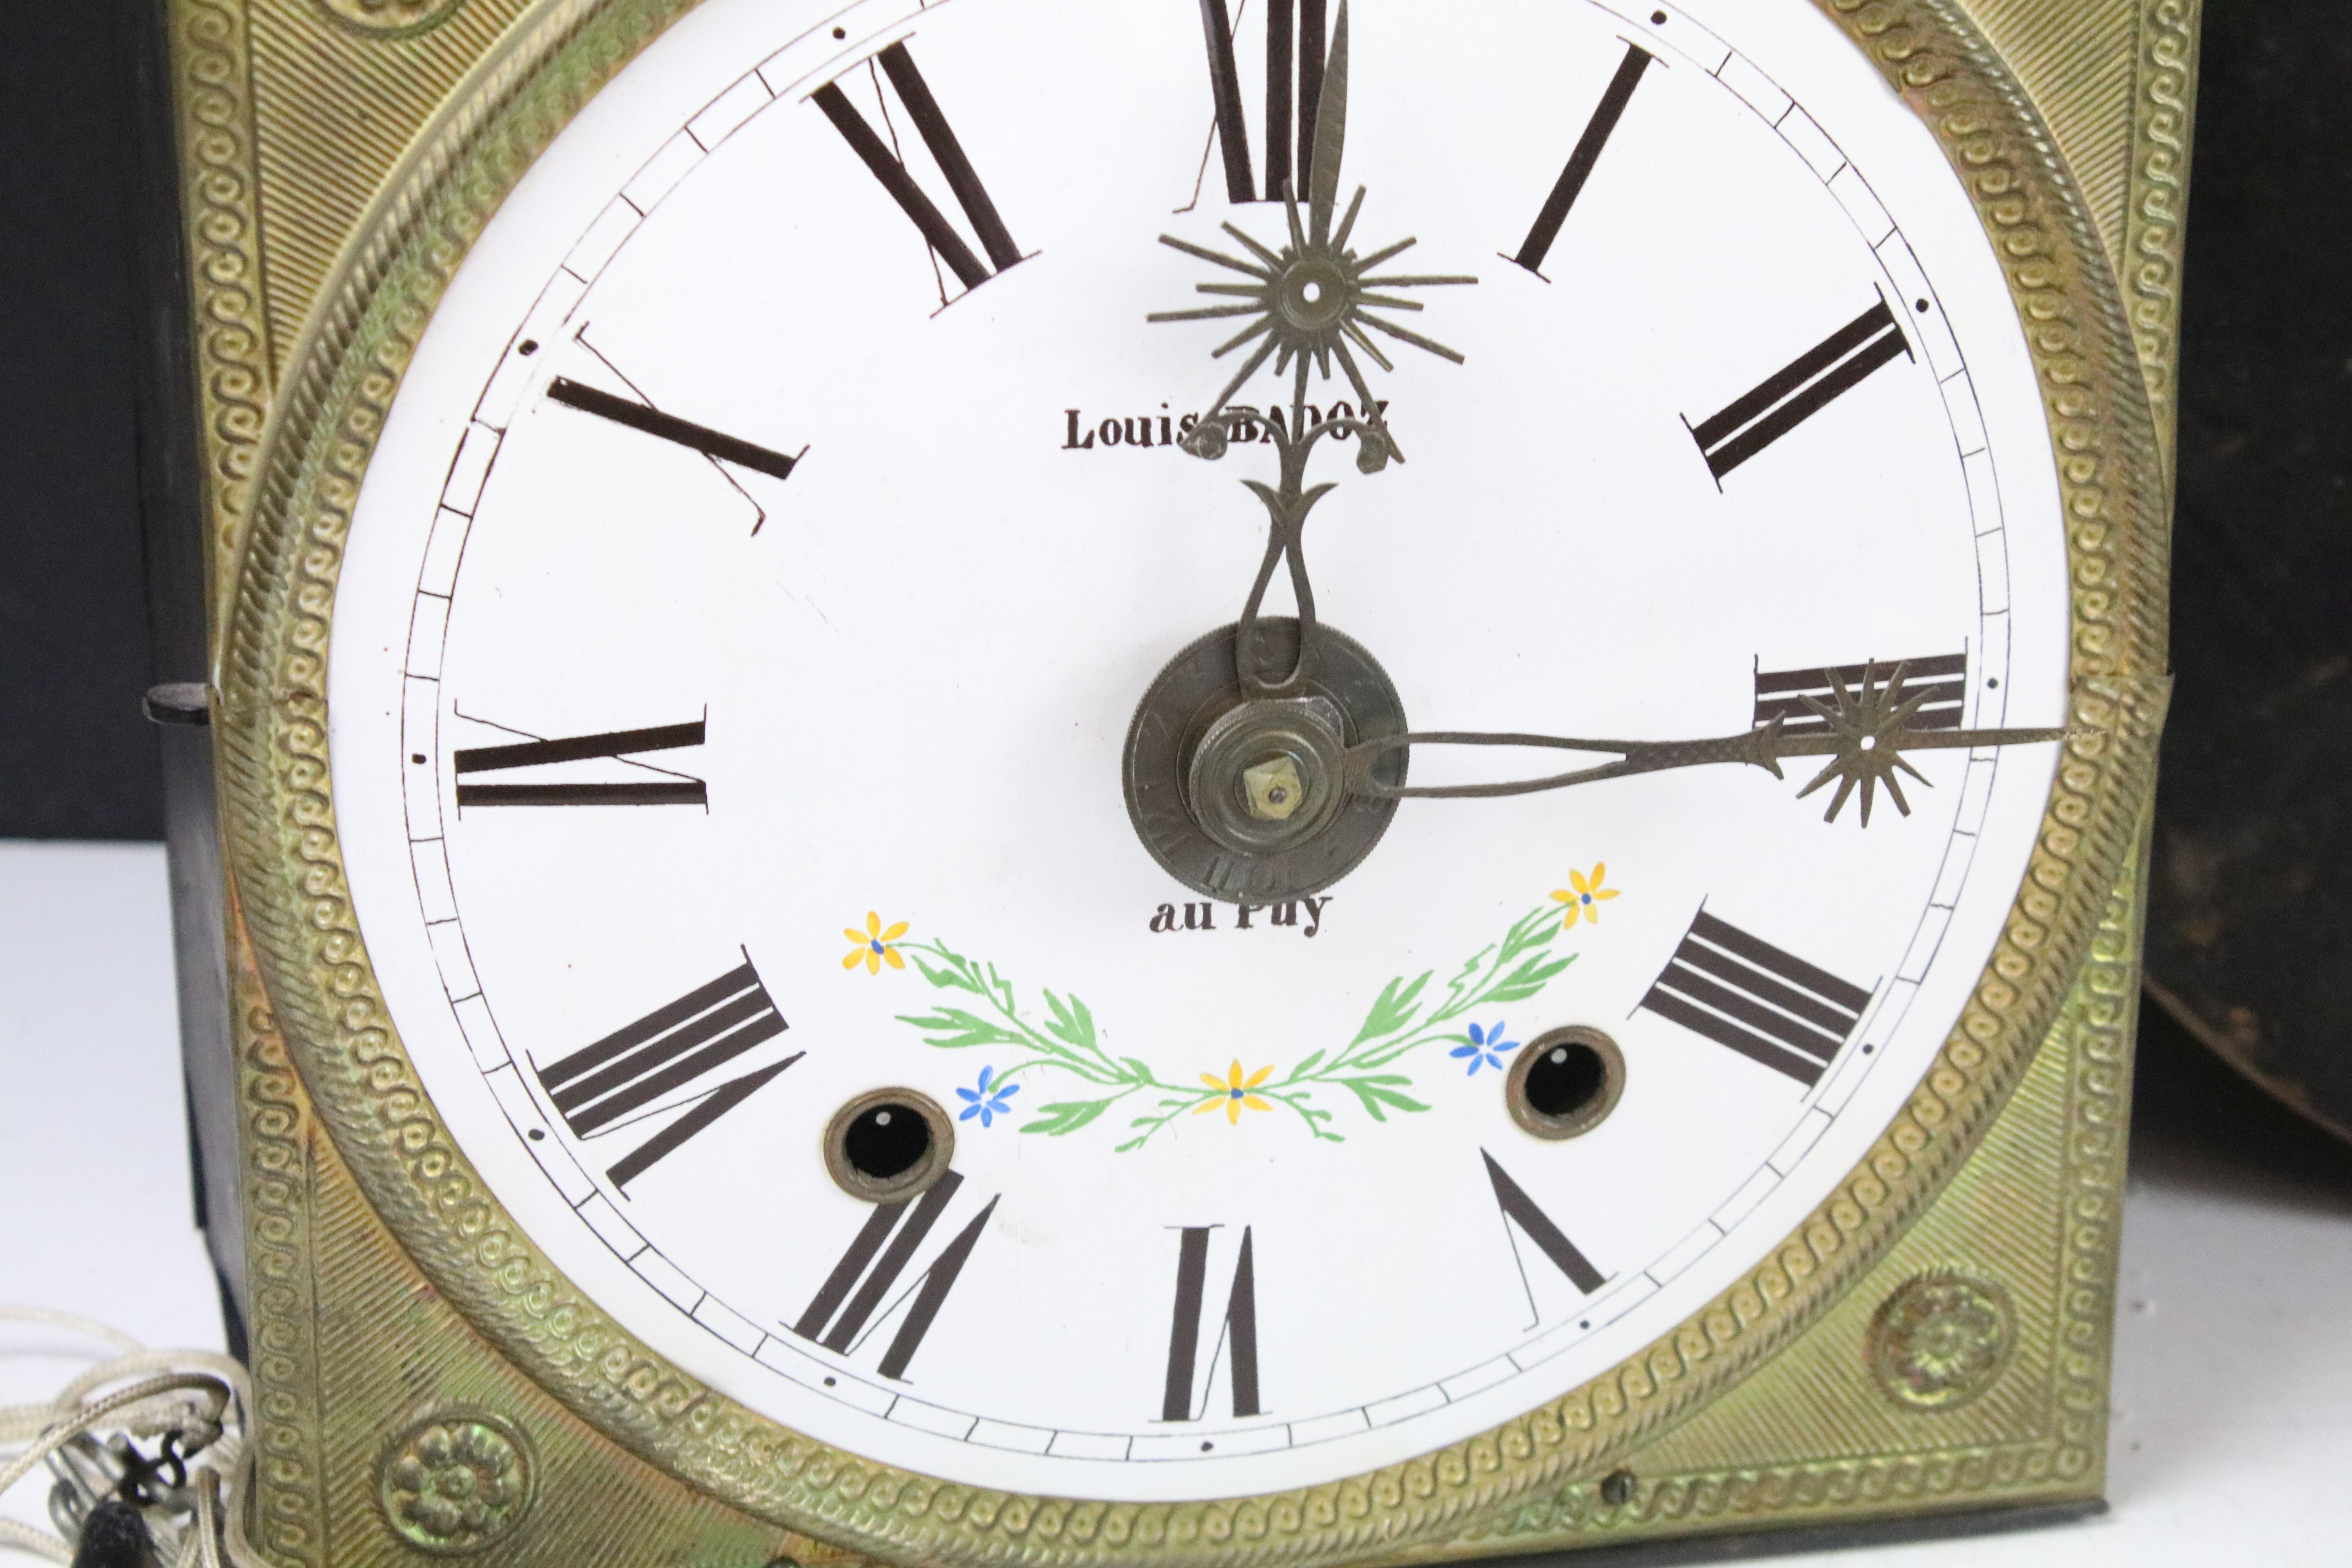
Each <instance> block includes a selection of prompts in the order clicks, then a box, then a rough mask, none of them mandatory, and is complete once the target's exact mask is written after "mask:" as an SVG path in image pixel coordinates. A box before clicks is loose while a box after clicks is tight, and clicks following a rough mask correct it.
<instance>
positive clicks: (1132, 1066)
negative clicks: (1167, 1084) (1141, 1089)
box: [1118, 1057, 1159, 1083]
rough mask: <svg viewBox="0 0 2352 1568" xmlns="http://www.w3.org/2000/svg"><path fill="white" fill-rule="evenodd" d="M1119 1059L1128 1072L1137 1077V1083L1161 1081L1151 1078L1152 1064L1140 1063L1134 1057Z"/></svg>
mask: <svg viewBox="0 0 2352 1568" xmlns="http://www.w3.org/2000/svg"><path fill="white" fill-rule="evenodd" d="M1118 1059H1119V1062H1120V1064H1121V1065H1122V1066H1124V1067H1125V1068H1127V1070H1128V1071H1129V1072H1131V1073H1133V1074H1134V1075H1135V1081H1136V1082H1138V1083H1157V1082H1158V1081H1159V1080H1158V1079H1155V1078H1153V1077H1152V1076H1151V1064H1150V1062H1142V1061H1138V1060H1136V1059H1135V1058H1133V1057H1121V1058H1118Z"/></svg>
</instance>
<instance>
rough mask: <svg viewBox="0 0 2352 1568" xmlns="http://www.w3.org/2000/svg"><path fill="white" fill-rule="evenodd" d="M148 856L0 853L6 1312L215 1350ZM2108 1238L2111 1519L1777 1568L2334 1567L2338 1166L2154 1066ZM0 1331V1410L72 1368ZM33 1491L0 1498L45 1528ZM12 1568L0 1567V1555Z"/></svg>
mask: <svg viewBox="0 0 2352 1568" xmlns="http://www.w3.org/2000/svg"><path fill="white" fill-rule="evenodd" d="M166 900H167V895H166V890H165V885H164V874H163V850H162V849H161V847H155V846H147V845H102V846H100V845H72V844H27V843H16V842H7V843H0V1300H6V1301H11V1302H16V1303H25V1304H36V1305H40V1306H47V1307H54V1308H59V1309H63V1310H68V1311H73V1312H79V1313H82V1314H85V1315H88V1316H93V1317H97V1318H100V1319H101V1320H104V1321H109V1322H111V1323H113V1324H115V1325H116V1326H117V1327H119V1328H121V1329H123V1330H125V1331H128V1332H130V1333H132V1334H134V1335H137V1336H139V1337H141V1338H142V1339H144V1340H146V1341H147V1342H149V1343H151V1344H155V1345H197V1346H205V1347H215V1348H216V1347H218V1346H219V1345H220V1344H221V1343H222V1334H221V1321H220V1313H219V1309H218V1307H217V1305H216V1300H215V1293H214V1289H213V1284H212V1277H211V1271H210V1268H209V1266H208V1265H207V1264H206V1262H205V1256H204V1250H203V1247H202V1245H201V1242H200V1240H199V1238H198V1237H197V1235H196V1233H195V1231H194V1229H193V1227H192V1222H191V1210H190V1195H189V1194H190V1184H189V1175H188V1159H187V1134H186V1126H187V1122H186V1115H185V1111H184V1106H183V1101H182V1096H181V1089H180V1074H179V1062H178V1045H177V1020H176V1015H175V1012H174V1008H173V992H172V956H171V932H170V923H169V911H168V907H167V901H166ZM2147 1065H2148V1068H2149V1071H2150V1072H2151V1074H2157V1073H2161V1074H2166V1075H2169V1076H2168V1078H2167V1079H2165V1080H2163V1081H2161V1082H2158V1081H2155V1080H2152V1081H2151V1086H2150V1087H2151V1088H2154V1089H2158V1093H2156V1094H2154V1095H2145V1094H2144V1095H2143V1096H2142V1100H2141V1105H2140V1109H2139V1112H2138V1114H2139V1126H2138V1128H2137V1131H2136V1134H2135V1145H2134V1152H2133V1165H2134V1171H2133V1178H2132V1188H2131V1203H2130V1208H2129V1210H2128V1215H2127V1220H2126V1226H2125V1233H2124V1267H2123V1282H2122V1290H2121V1295H2122V1302H2123V1304H2122V1310H2121V1314H2120V1321H2119V1323H2118V1331H2117V1356H2116V1387H2115V1404H2116V1409H2115V1422H2114V1447H2113V1451H2112V1454H2111V1458H2110V1468H2109V1497H2110V1499H2111V1500H2112V1502H2113V1504H2114V1508H2113V1511H2112V1512H2110V1513H2109V1514H2107V1515H2106V1516H2105V1517H2104V1518H2101V1519H2096V1520H2092V1521H2085V1522H2083V1523H2078V1524H2074V1525H2069V1526H2064V1527H2062V1528H2058V1529H2053V1530H2046V1531H2036V1532H2032V1533H2027V1534H2019V1535H2006V1536H1995V1537H1979V1538H1976V1539H1972V1540H1965V1541H1951V1542H1934V1543H1923V1544H1916V1545H1908V1546H1899V1547H1885V1548H1876V1549H1870V1550H1860V1551H1850V1552H1837V1553H1827V1554H1818V1555H1817V1554H1806V1555H1802V1556H1794V1557H1783V1558H1780V1559H1778V1561H1780V1562H1781V1563H1788V1564H1791V1565H1803V1564H1822V1565H1824V1568H1826V1565H1829V1564H1842V1565H1843V1568H1866V1565H1876V1564H1888V1565H1901V1568H1979V1565H2000V1568H2026V1565H2041V1564H2065V1565H2067V1568H2107V1565H2109V1564H2114V1565H2116V1568H2122V1565H2125V1564H2129V1565H2131V1568H2166V1565H2169V1564H2176V1563H2178V1564H2188V1563H2199V1564H2205V1563H2250V1564H2252V1563H2260V1564H2303V1563H2345V1562H2347V1561H2352V1483H2348V1482H2347V1473H2346V1472H2347V1468H2352V1326H2347V1316H2346V1304H2347V1302H2352V1151H2341V1150H2337V1149H2335V1148H2334V1147H2332V1146H2330V1145H2326V1143H2325V1142H2323V1141H2321V1140H2320V1139H2319V1138H2318V1136H2317V1135H2316V1134H2313V1133H2310V1132H2308V1131H2306V1130H2305V1129H2304V1128H2303V1126H2302V1125H2301V1124H2300V1123H2299V1122H2296V1121H2294V1120H2293V1119H2292V1118H2291V1117H2288V1116H2286V1115H2285V1114H2284V1112H2275V1111H2273V1110H2272V1109H2271V1108H2270V1107H2268V1106H2267V1105H2266V1104H2264V1103H2263V1102H2261V1101H2259V1100H2256V1099H2255V1098H2254V1097H2253V1096H2252V1094H2251V1092H2250V1091H2243V1090H2241V1089H2239V1086H2238V1085H2237V1084H2236V1082H2235V1080H2233V1079H2228V1077H2227V1075H2226V1074H2225V1073H2222V1072H2221V1069H2219V1068H2215V1067H2213V1066H2211V1064H2210V1063H2208V1062H2205V1061H2202V1060H2200V1059H2199V1058H2196V1057H2195V1056H2194V1055H2191V1054H2183V1053H2179V1052H2177V1051H2170V1050H2168V1051H2167V1052H2166V1053H2165V1054H2164V1056H2163V1057H2162V1058H2150V1059H2149V1061H2148V1064H2147ZM78 1354H79V1347H76V1346H74V1345H72V1344H71V1343H70V1342H69V1341H68V1339H67V1337H66V1336H64V1335H61V1334H57V1333H54V1332H48V1331H34V1332H26V1331H21V1330H17V1329H14V1328H0V1405H6V1404H15V1403H18V1402H21V1401H25V1400H30V1399H34V1398H38V1397H42V1396H45V1395H47V1394H49V1393H50V1392H52V1391H53V1390H54V1389H55V1388H56V1386H57V1385H58V1384H60V1383H62V1382H64V1381H65V1379H66V1378H67V1377H68V1376H69V1375H71V1374H72V1373H74V1372H75V1371H78V1370H79V1367H80V1365H81V1364H82V1363H81V1362H79V1360H78V1359H76V1357H77V1356H78ZM41 1495H42V1492H41V1489H40V1488H38V1487H37V1486H33V1485H27V1486H26V1487H23V1488H20V1489H18V1490H16V1492H14V1493H12V1494H10V1495H9V1496H8V1497H7V1498H6V1499H5V1501H4V1502H0V1506H5V1508H6V1509H7V1510H8V1511H10V1512H12V1513H14V1514H16V1516H17V1517H20V1518H26V1519H33V1520H37V1519H39V1518H40V1517H41ZM15 1560H16V1559H14V1558H11V1557H8V1556H6V1555H5V1553H0V1561H15Z"/></svg>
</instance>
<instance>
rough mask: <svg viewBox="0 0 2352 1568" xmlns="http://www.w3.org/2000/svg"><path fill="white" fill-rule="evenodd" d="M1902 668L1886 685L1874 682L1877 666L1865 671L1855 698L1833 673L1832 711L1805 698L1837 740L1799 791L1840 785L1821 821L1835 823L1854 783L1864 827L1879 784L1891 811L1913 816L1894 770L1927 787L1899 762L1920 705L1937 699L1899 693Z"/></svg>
mask: <svg viewBox="0 0 2352 1568" xmlns="http://www.w3.org/2000/svg"><path fill="white" fill-rule="evenodd" d="M1903 672H1904V667H1903V666H1902V665H1899V664H1898V665H1896V666H1895V668H1894V669H1893V671H1892V672H1891V673H1889V674H1888V676H1887V678H1886V683H1885V685H1884V686H1881V685H1880V684H1879V683H1878V669H1877V667H1876V666H1875V665H1872V666H1868V667H1865V668H1864V670H1863V676H1862V690H1861V692H1860V693H1859V694H1858V695H1857V694H1856V693H1854V692H1853V691H1852V690H1850V689H1848V688H1847V686H1846V684H1845V682H1844V681H1843V680H1841V679H1837V678H1836V677H1835V676H1834V675H1832V677H1831V680H1832V684H1833V686H1834V688H1835V689H1836V692H1837V706H1836V707H1834V708H1832V707H1831V706H1830V705H1829V704H1828V703H1826V702H1823V701H1822V700H1821V699H1819V698H1817V697H1807V698H1806V699H1805V700H1804V702H1805V706H1806V707H1808V708H1811V710H1813V711H1814V712H1815V713H1817V714H1819V715H1821V717H1822V720H1823V721H1825V722H1827V723H1828V725H1829V727H1830V733H1831V734H1832V735H1834V736H1836V737H1837V740H1838V749H1837V751H1836V752H1834V753H1833V754H1832V756H1831V758H1830V760H1829V763H1828V765H1826V766H1825V767H1823V768H1822V771H1821V772H1820V773H1816V774H1814V775H1813V782H1812V783H1811V784H1807V785H1806V786H1805V787H1804V788H1802V789H1801V790H1799V791H1798V792H1797V798H1798V799H1799V800H1802V799H1804V798H1805V796H1807V795H1811V794H1812V793H1813V792H1814V791H1815V790H1817V789H1819V788H1821V787H1822V785H1823V784H1827V783H1829V782H1830V780H1832V779H1835V780H1837V781H1838V787H1837V794H1836V795H1832V796H1831V797H1830V809H1829V813H1828V815H1827V816H1823V817H1822V821H1823V822H1835V821H1836V820H1837V818H1838V813H1839V812H1840V811H1842V810H1843V809H1844V808H1845V803H1846V797H1847V796H1849V795H1853V789H1854V785H1856V784H1860V785H1861V786H1862V825H1863V826H1864V827H1868V826H1870V805H1871V797H1872V795H1873V794H1874V792H1875V791H1876V789H1877V787H1878V786H1879V785H1880V784H1885V786H1886V793H1887V795H1888V796H1889V797H1890V798H1891V799H1892V800H1893V801H1894V802H1895V810H1897V811H1899V812H1901V813H1902V814H1903V815H1904V816H1910V815H1911V805H1910V803H1909V802H1908V801H1906V800H1905V799H1904V798H1903V786H1902V785H1901V784H1899V783H1897V782H1896V781H1895V770H1896V769H1898V768H1899V769H1901V770H1902V771H1903V772H1905V773H1909V774H1910V775H1911V776H1912V777H1913V778H1915V779H1917V780H1918V781H1919V782H1920V783H1921V784H1927V787H1928V788H1929V789H1933V788H1935V787H1936V786H1935V785H1934V784H1929V783H1928V781H1927V774H1925V773H1921V772H1920V771H1919V770H1918V769H1916V768H1915V767H1913V766H1912V765H1911V764H1910V763H1907V762H1905V761H1904V760H1903V741H1904V736H1905V734H1906V730H1907V727H1908V726H1909V724H1910V722H1911V718H1912V715H1914V714H1916V712H1918V711H1919V709H1920V706H1921V704H1923V703H1925V702H1926V701H1927V700H1928V698H1930V697H1932V696H1934V695H1935V693H1934V692H1933V691H1922V692H1919V693H1918V694H1916V696H1912V697H1906V696H1904V695H1903Z"/></svg>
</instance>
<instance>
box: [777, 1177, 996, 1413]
mask: <svg viewBox="0 0 2352 1568" xmlns="http://www.w3.org/2000/svg"><path fill="white" fill-rule="evenodd" d="M962 1185H963V1177H962V1176H961V1175H960V1174H958V1173H956V1172H954V1171H950V1172H948V1173H945V1174H944V1175H942V1176H940V1179H939V1180H938V1181H936V1182H934V1183H932V1184H931V1186H930V1189H929V1191H928V1192H926V1193H924V1194H923V1195H922V1196H921V1197H919V1198H916V1199H912V1200H908V1199H900V1200H899V1201H898V1202H897V1203H888V1204H878V1205H876V1206H875V1209H874V1212H873V1213H872V1214H871V1215H867V1216H866V1224H865V1225H864V1226H862V1227H860V1228H859V1230H858V1232H857V1235H856V1238H855V1239H854V1240H852V1241H851V1242H850V1244H849V1250H848V1251H846V1252H845V1253H843V1254H842V1255H841V1261H840V1262H838V1263H836V1264H835V1265H834V1266H833V1272H832V1273H831V1274H828V1275H827V1276H825V1280H824V1284H823V1285H822V1286H820V1287H818V1289H817V1293H816V1295H815V1297H814V1299H813V1300H810V1302H809V1304H808V1310H806V1311H804V1312H803V1313H802V1314H801V1316H800V1321H798V1322H796V1323H794V1324H793V1332H794V1333H796V1334H798V1335H800V1337H801V1338H803V1339H804V1340H814V1341H815V1342H818V1343H819V1344H822V1345H823V1346H824V1348H825V1349H827V1350H829V1351H834V1352H838V1353H839V1354H842V1355H847V1354H849V1353H851V1352H854V1351H855V1350H856V1348H857V1347H858V1345H859V1344H861V1343H863V1342H864V1341H863V1331H864V1330H865V1328H866V1323H867V1321H869V1320H871V1319H872V1318H873V1316H874V1313H875V1310H876V1309H877V1308H879V1307H881V1305H882V1299H883V1298H884V1297H886V1296H887V1295H888V1294H889V1293H890V1288H891V1287H892V1286H894V1285H896V1284H897V1283H898V1277H899V1276H900V1275H901V1274H904V1273H905V1272H906V1271H907V1266H908V1264H909V1263H911V1262H913V1261H914V1258H915V1253H916V1251H917V1250H918V1249H919V1247H921V1246H922V1245H923V1239H924V1238H925V1237H928V1236H929V1235H930V1233H931V1228H932V1227H933V1226H936V1225H938V1224H939V1221H940V1215H943V1214H945V1213H946V1212H947V1208H948V1205H949V1204H950V1203H951V1202H953V1201H954V1199H955V1194H956V1189H957V1188H959V1187H961V1186H962ZM910 1203H911V1206H912V1208H913V1211H914V1212H913V1213H912V1214H911V1215H909V1214H908V1207H909V1205H910ZM995 1212H996V1199H994V1198H991V1199H989V1200H988V1206H987V1207H985V1208H983V1209H982V1210H981V1211H980V1213H979V1214H977V1215H974V1216H972V1220H971V1224H970V1225H967V1226H964V1227H963V1229H962V1230H961V1231H960V1232H958V1233H957V1235H956V1237H955V1238H954V1239H953V1240H951V1241H950V1242H949V1243H948V1244H947V1247H945V1249H943V1250H942V1251H941V1252H940V1255H939V1256H938V1257H937V1258H933V1259H932V1260H931V1266H930V1267H929V1268H926V1269H924V1270H923V1271H922V1273H921V1274H919V1275H918V1276H916V1284H915V1286H913V1287H910V1289H914V1290H915V1304H914V1305H913V1307H911V1308H910V1309H908V1312H907V1317H906V1321H903V1322H901V1323H900V1324H899V1325H898V1332H897V1333H896V1334H895V1335H893V1336H892V1337H891V1340H890V1348H889V1349H888V1350H887V1351H885V1352H883V1355H882V1365H881V1373H882V1375H883V1376H884V1377H887V1378H890V1379H893V1380H898V1381H903V1379H904V1376H905V1373H906V1371H907V1363H908V1362H910V1361H912V1360H914V1359H915V1352H917V1351H918V1350H919V1349H921V1348H922V1343H923V1336H924V1335H925V1334H928V1333H929V1332H930V1331H931V1323H932V1321H933V1320H935V1319H936V1318H938V1317H939V1315H940V1308H941V1307H942V1306H944V1305H946V1303H947V1299H948V1292H949V1291H950V1290H952V1289H955V1282H956V1278H957V1276H959V1275H961V1273H962V1272H963V1266H964V1264H965V1263H966V1262H967V1261H968V1260H970V1258H971V1249H972V1248H973V1247H977V1246H979V1245H980V1237H981V1233H982V1231H984V1230H985V1229H987V1227H988V1219H989V1216H990V1215H992V1214H994V1213H995ZM902 1222H903V1223H902ZM886 1242H887V1243H888V1247H889V1249H888V1250H887V1251H884V1250H883V1247H884V1244H885V1243H886ZM877 1253H879V1254H880V1260H879V1261H878V1262H877V1260H876V1254H877ZM861 1280H862V1281H863V1283H862V1284H861V1283H860V1281H861ZM853 1290H855V1291H856V1295H854V1296H853V1295H851V1291H853ZM891 1306H892V1308H893V1310H895V1309H896V1307H897V1303H896V1302H893V1303H891ZM884 1315H885V1316H886V1317H887V1315H888V1314H887V1312H886V1313H885V1314H884Z"/></svg>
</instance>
